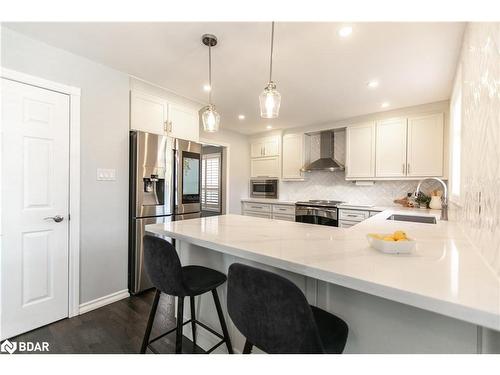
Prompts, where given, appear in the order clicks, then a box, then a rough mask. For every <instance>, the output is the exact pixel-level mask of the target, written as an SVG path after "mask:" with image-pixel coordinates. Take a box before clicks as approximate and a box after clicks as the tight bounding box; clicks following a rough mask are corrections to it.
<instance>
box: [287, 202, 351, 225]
mask: <svg viewBox="0 0 500 375" xmlns="http://www.w3.org/2000/svg"><path fill="white" fill-rule="evenodd" d="M341 203H344V202H341V201H330V200H310V201H305V202H296V203H295V221H296V222H299V223H309V224H319V225H328V226H331V227H338V226H339V219H338V209H337V206H338V205H339V204H341Z"/></svg>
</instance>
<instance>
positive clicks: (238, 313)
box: [227, 263, 349, 354]
mask: <svg viewBox="0 0 500 375" xmlns="http://www.w3.org/2000/svg"><path fill="white" fill-rule="evenodd" d="M227 305H228V312H229V316H230V317H231V319H232V321H233V323H234V324H235V326H236V328H238V330H239V331H240V332H241V333H242V334H243V335H244V336H245V338H246V342H245V347H244V349H243V353H244V354H248V353H250V352H251V350H252V347H253V346H256V347H257V348H259V349H261V350H263V351H264V352H266V353H273V354H302V353H304V354H306V353H309V354H313V353H318V354H319V353H331V354H339V353H342V352H343V350H344V347H345V344H346V342H347V335H348V331H349V329H348V326H347V324H346V322H344V321H343V320H342V319H340V318H339V317H337V316H335V315H333V314H331V313H329V312H326V311H324V310H321V309H319V308H317V307H314V306H310V305H309V303H308V302H307V300H306V298H305V296H304V294H303V293H302V291H301V290H300V289H299V288H298V287H297V286H296V285H295V284H294V283H292V282H291V281H290V280H288V279H286V278H284V277H282V276H280V275H277V274H275V273H272V272H268V271H264V270H261V269H258V268H254V267H250V266H247V265H244V264H239V263H234V264H232V265H231V266H230V267H229V274H228V285H227Z"/></svg>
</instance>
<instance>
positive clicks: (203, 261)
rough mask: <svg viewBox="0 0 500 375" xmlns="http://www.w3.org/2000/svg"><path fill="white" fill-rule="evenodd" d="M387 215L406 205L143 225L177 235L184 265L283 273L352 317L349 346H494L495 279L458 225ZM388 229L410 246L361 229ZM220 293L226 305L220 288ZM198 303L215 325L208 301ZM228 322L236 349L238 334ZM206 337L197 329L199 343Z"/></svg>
mask: <svg viewBox="0 0 500 375" xmlns="http://www.w3.org/2000/svg"><path fill="white" fill-rule="evenodd" d="M392 214H406V215H408V214H410V215H411V214H412V213H410V212H408V211H406V210H403V209H388V210H385V211H383V212H381V213H379V214H377V215H375V216H373V217H371V218H369V219H367V220H365V221H363V222H361V223H359V224H357V225H355V226H353V227H351V228H348V229H342V228H332V227H324V226H319V225H310V224H303V223H295V222H287V221H280V220H270V219H262V218H255V217H247V216H240V215H224V216H218V217H207V218H201V219H193V220H186V221H180V222H170V223H165V224H153V225H149V226H147V227H146V230H147V231H148V232H149V233H152V234H155V235H159V236H163V237H172V238H175V239H176V247H177V250H178V252H179V256H180V259H181V262H182V263H183V265H188V264H199V265H204V266H207V267H211V268H214V269H218V270H219V271H222V272H225V273H227V269H228V267H229V266H230V265H231V264H232V263H234V262H240V263H246V264H251V265H254V266H256V267H261V268H264V269H267V270H270V271H272V272H276V273H279V274H281V275H283V276H285V277H287V278H289V279H290V280H292V281H293V282H295V283H296V284H297V285H298V286H299V288H301V289H302V291H303V292H304V294H305V295H306V297H307V299H308V301H309V303H310V304H312V305H315V306H318V307H320V308H322V309H324V310H327V311H330V312H332V313H334V314H336V315H338V316H340V317H341V318H343V319H344V320H345V321H346V322H347V323H348V324H349V326H350V333H349V338H348V342H347V347H346V350H345V351H346V352H347V353H450V351H453V352H454V353H455V352H458V353H477V352H480V353H481V352H486V353H488V352H496V353H499V352H500V332H498V331H500V282H499V279H498V277H497V276H496V275H495V274H494V272H493V270H492V269H491V268H489V267H488V266H487V264H486V263H485V262H484V260H483V259H482V258H481V256H480V255H479V253H478V252H477V251H476V250H475V249H474V247H473V244H471V243H470V242H469V240H468V239H467V238H466V237H465V236H464V235H463V233H462V231H461V230H460V227H459V226H458V225H457V224H456V223H454V222H451V221H450V222H448V221H440V220H439V215H437V219H438V221H437V224H422V223H413V222H398V221H391V220H386V219H387V218H388V217H389V216H390V215H392ZM420 214H421V213H420ZM426 215H434V216H436V215H435V214H433V213H432V212H431V211H428V212H426ZM395 230H404V231H405V232H407V234H408V235H409V236H410V237H412V238H414V239H416V241H417V248H416V250H415V251H414V252H413V253H412V254H408V255H389V254H382V253H379V252H378V251H377V250H375V249H373V248H370V247H369V245H368V243H367V240H366V238H365V237H366V234H367V233H372V232H376V233H391V232H393V231H395ZM224 288H225V286H224ZM221 289H223V288H221ZM221 295H222V301H223V305H224V306H225V289H224V290H221ZM197 305H198V304H197ZM199 308H200V309H201V310H202V313H201V314H199V316H203V317H205V320H206V323H207V324H209V325H211V326H213V327H218V326H217V319H216V313H215V308H214V307H213V306H212V305H211V301H210V300H208V299H207V300H206V301H205V300H204V299H203V300H202V303H201V304H199ZM186 318H187V316H186ZM228 320H229V319H228ZM229 326H230V327H229V329H230V334H231V337H232V340H233V345H234V347H235V350H241V348H242V347H243V338H242V336H241V335H240V334H239V333H238V332H237V330H236V328H235V327H234V326H232V324H231V322H230V320H229ZM184 334H185V335H186V336H189V335H190V331H189V329H187V328H185V332H184ZM210 339H211V338H210V336H209V335H203V334H202V333H200V337H198V342H199V345H201V346H204V345H206V346H207V347H208V346H209V345H210V344H211V343H212V342H211V341H210ZM204 342H205V344H204ZM451 343H452V344H453V345H451Z"/></svg>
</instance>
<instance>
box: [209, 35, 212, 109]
mask: <svg viewBox="0 0 500 375" xmlns="http://www.w3.org/2000/svg"><path fill="white" fill-rule="evenodd" d="M208 86H209V87H210V90H208V104H209V105H211V104H212V43H208Z"/></svg>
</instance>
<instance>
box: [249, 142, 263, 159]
mask: <svg viewBox="0 0 500 375" xmlns="http://www.w3.org/2000/svg"><path fill="white" fill-rule="evenodd" d="M262 156H264V143H263V142H260V141H255V142H252V144H251V145H250V157H252V158H260V157H262Z"/></svg>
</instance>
